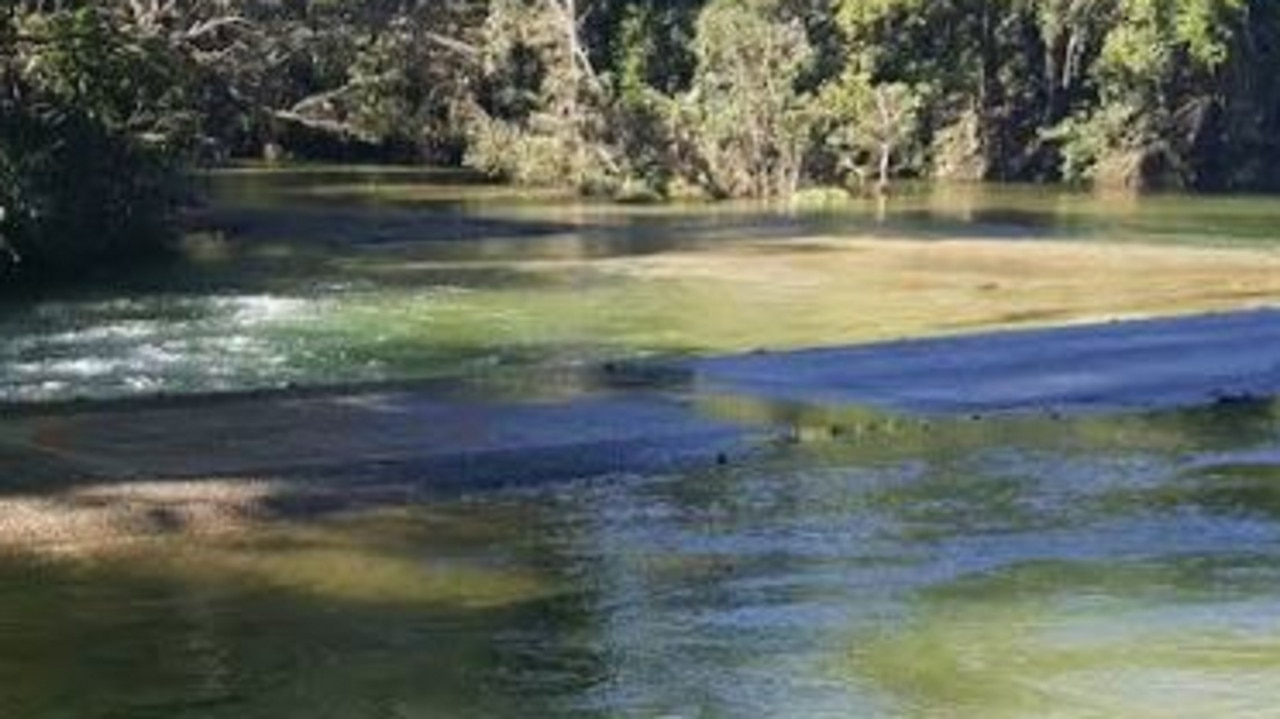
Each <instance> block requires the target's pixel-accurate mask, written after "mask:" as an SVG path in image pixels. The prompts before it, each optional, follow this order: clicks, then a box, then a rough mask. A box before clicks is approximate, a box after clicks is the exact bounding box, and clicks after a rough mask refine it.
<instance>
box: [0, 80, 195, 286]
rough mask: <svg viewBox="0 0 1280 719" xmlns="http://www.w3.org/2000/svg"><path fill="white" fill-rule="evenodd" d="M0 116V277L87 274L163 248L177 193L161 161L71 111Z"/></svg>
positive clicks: (41, 108)
mask: <svg viewBox="0 0 1280 719" xmlns="http://www.w3.org/2000/svg"><path fill="white" fill-rule="evenodd" d="M0 115H2V116H3V117H2V118H0V209H2V211H3V219H0V240H2V242H3V246H4V252H3V254H0V278H4V277H5V276H9V278H10V279H12V278H14V277H16V278H19V279H40V278H45V277H49V276H54V275H59V274H66V273H71V272H83V271H84V270H86V269H89V268H92V267H94V266H101V265H110V264H121V263H129V262H134V261H137V259H139V258H140V257H141V256H144V255H148V254H153V253H154V252H156V251H158V250H160V249H162V247H163V243H164V241H165V240H166V239H168V237H169V229H170V228H169V226H168V218H169V217H170V212H171V210H172V208H173V204H174V202H175V201H176V199H177V197H176V191H177V188H179V187H180V184H179V183H178V181H177V180H176V176H175V175H174V174H173V172H172V168H171V166H170V165H169V164H168V163H167V162H166V160H165V159H164V157H163V155H161V154H160V153H158V152H156V151H155V150H149V149H147V148H144V147H141V146H139V145H138V144H137V143H135V142H134V141H133V140H131V139H129V138H127V137H125V136H122V135H120V134H119V133H117V132H114V131H112V130H111V129H110V128H109V127H107V126H106V125H104V124H103V123H102V122H100V121H98V120H97V119H96V118H94V117H92V116H91V115H89V114H87V113H85V112H83V111H81V110H79V109H75V108H67V107H62V106H59V105H45V104H41V105H37V106H34V107H33V106H30V105H27V106H24V107H21V108H14V107H8V108H5V109H4V110H3V111H2V112H0Z"/></svg>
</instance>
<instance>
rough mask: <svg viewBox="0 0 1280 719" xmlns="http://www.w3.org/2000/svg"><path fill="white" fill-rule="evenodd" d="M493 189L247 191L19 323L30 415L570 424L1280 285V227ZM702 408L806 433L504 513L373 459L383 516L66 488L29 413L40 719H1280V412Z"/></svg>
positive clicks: (12, 368) (533, 486) (1237, 202)
mask: <svg viewBox="0 0 1280 719" xmlns="http://www.w3.org/2000/svg"><path fill="white" fill-rule="evenodd" d="M458 179H459V178H456V177H454V176H450V175H444V176H441V175H440V174H439V173H425V174H423V173H418V172H411V171H406V170H400V171H388V170H385V169H381V170H371V171H364V172H358V173H353V172H351V171H342V172H337V171H328V170H318V169H308V170H303V171H297V172H293V173H278V172H277V173H259V172H250V171H246V172H239V173H231V174H225V175H220V176H217V177H215V178H212V179H210V180H209V182H210V187H211V189H212V190H213V191H214V192H215V193H216V194H217V196H218V197H219V198H221V199H220V200H219V202H218V204H217V205H216V207H215V210H214V214H215V215H216V216H217V219H218V220H219V222H220V223H221V225H220V226H222V227H223V231H221V232H204V233H200V234H198V235H196V236H193V237H191V238H189V239H188V242H187V245H186V251H185V254H184V258H183V259H182V260H180V261H179V262H177V263H176V264H172V265H169V266H168V267H165V268H158V269H146V270H140V271H138V272H136V273H133V274H130V275H128V276H122V277H118V278H115V279H114V280H113V281H110V282H106V283H102V284H96V285H93V286H91V287H89V288H85V289H80V290H76V291H70V290H61V291H54V292H51V293H49V294H47V295H45V296H43V297H40V298H35V299H25V300H8V301H7V302H6V304H5V305H3V307H0V334H2V336H3V337H4V341H3V342H2V343H0V407H3V406H6V405H7V406H10V407H12V403H14V402H21V403H25V405H26V406H24V408H23V409H22V410H21V412H22V417H23V419H22V422H26V423H30V422H35V423H36V424H40V423H41V421H42V418H43V415H42V413H44V412H48V413H49V415H48V416H49V417H53V418H55V419H56V421H53V420H51V421H49V422H47V423H46V424H47V427H45V429H46V430H47V431H46V432H45V435H48V436H45V437H44V439H45V440H47V441H48V442H49V443H51V444H59V445H65V446H68V447H71V448H74V447H75V446H76V443H77V441H78V440H79V441H81V442H82V443H83V441H85V440H86V438H85V437H75V436H68V437H60V436H56V435H57V431H56V430H57V428H58V427H64V426H72V427H74V426H75V423H74V422H68V421H66V420H67V418H71V419H74V418H76V417H77V416H80V415H79V413H85V415H86V416H87V415H89V414H92V413H94V412H106V413H108V414H109V415H110V416H111V417H113V418H117V419H118V420H119V421H121V422H126V423H127V422H128V416H129V413H130V412H131V411H133V408H134V405H130V404H128V403H123V404H122V403H119V402H116V401H115V400H119V399H121V398H136V399H141V400H143V401H144V403H145V402H146V401H155V400H156V398H157V397H159V396H160V395H203V394H206V393H210V392H215V393H216V392H245V391H247V390H254V391H256V392H257V394H254V393H249V394H247V395H242V396H240V398H239V399H237V400H235V401H236V402H238V403H240V404H243V405H244V406H250V405H252V403H253V402H254V401H258V400H261V401H263V402H267V401H276V400H278V399H279V397H280V396H281V394H288V393H282V392H281V391H282V390H285V389H289V390H290V391H291V392H299V391H302V390H307V389H308V388H313V389H314V388H318V387H330V388H336V389H332V390H330V391H333V392H336V393H337V396H338V398H339V400H340V401H337V402H336V403H335V406H337V407H339V408H340V406H341V404H342V401H345V400H342V398H343V397H346V396H347V395H345V394H343V393H345V392H351V393H353V394H352V395H351V396H350V398H349V401H350V402H351V403H353V405H354V403H358V402H360V401H361V398H362V397H363V395H359V394H354V393H357V392H358V391H360V390H361V388H368V387H369V386H370V384H371V383H378V384H379V385H381V384H383V383H390V384H394V385H397V387H400V388H401V389H402V390H403V389H404V388H405V387H407V388H408V389H409V390H412V389H413V388H414V387H415V386H417V385H416V384H415V383H419V382H423V381H425V380H429V379H434V380H436V384H433V385H432V387H440V386H446V387H453V388H457V387H459V386H465V385H477V386H480V385H486V384H489V383H496V384H499V385H502V386H504V387H506V388H508V390H509V393H510V394H511V395H513V396H514V397H515V399H513V400H512V401H520V400H521V399H524V400H529V399H533V398H536V399H537V400H538V401H539V402H553V403H556V402H559V403H564V402H573V401H574V399H575V397H578V396H580V395H592V396H595V394H596V393H599V392H601V391H602V390H601V388H600V387H598V386H593V385H592V383H591V382H575V381H572V380H570V379H566V377H576V376H577V375H578V374H579V373H581V374H582V375H584V376H590V375H593V374H598V373H601V372H603V373H605V374H608V373H609V369H610V368H611V367H613V366H614V363H617V362H619V361H622V360H627V361H630V360H636V359H645V358H649V359H661V360H663V361H667V360H670V359H671V358H673V357H680V356H684V355H688V354H699V355H702V354H716V353H722V352H738V351H748V350H752V349H762V348H790V347H803V346H809V345H812V344H839V343H842V342H849V341H855V340H859V339H877V338H886V337H896V336H902V335H908V334H921V333H957V332H966V331H973V330H974V329H979V328H987V327H992V326H1010V325H1024V324H1056V323H1060V322H1074V321H1080V320H1082V319H1086V318H1091V317H1106V316H1112V315H1113V314H1114V315H1122V316H1123V315H1129V314H1160V313H1164V312H1170V311H1190V310H1193V309H1206V308H1223V307H1235V306H1241V305H1253V304H1268V303H1273V302H1274V301H1275V298H1276V297H1277V296H1280V288H1277V287H1276V286H1274V285H1272V284H1271V282H1273V281H1274V277H1275V276H1276V275H1277V274H1280V273H1277V271H1276V268H1274V267H1272V266H1271V265H1270V264H1269V263H1271V262H1274V261H1275V258H1274V257H1273V253H1274V249H1273V247H1274V240H1275V236H1276V235H1275V234H1274V231H1273V229H1272V228H1274V227H1277V226H1280V224H1278V223H1277V220H1280V209H1277V206H1276V205H1275V203H1273V202H1268V201H1266V200H1262V199H1250V198H1233V199H1227V198H1221V199H1213V198H1210V199H1204V198H1202V199H1191V198H1180V197H1156V198H1146V199H1143V200H1136V201H1135V200H1121V199H1112V198H1096V197H1088V196H1081V195H1077V194H1071V193H1064V192H1058V191H1041V190H1030V189H1017V188H1014V189H1002V190H995V189H991V188H982V187H975V188H967V189H963V190H954V189H953V190H942V189H937V190H932V191H928V192H924V191H921V192H917V193H914V194H911V195H908V196H905V197H900V198H896V199H895V200H893V201H892V202H891V203H890V204H889V205H888V206H886V207H884V208H881V207H877V206H876V204H875V203H871V202H855V203H853V204H852V205H849V206H845V207H840V208H836V209H832V208H824V209H820V210H815V211H798V210H793V209H789V208H776V207H775V208H769V207H758V206H756V207H752V206H734V205H730V206H716V207H702V206H680V207H674V208H647V207H641V208H619V207H615V206H608V205H601V204H590V203H588V204H583V203H578V202H572V201H569V200H566V199H565V198H561V197H557V196H555V195H554V194H541V195H533V196H529V195H521V194H518V193H513V192H512V191H510V190H507V189H504V188H493V187H485V186H477V185H475V184H470V183H469V182H458ZM1010 247H1016V248H1018V249H1017V251H1016V252H1010V251H1009V248H1010ZM1081 248H1084V249H1081ZM1206 248H1210V249H1206ZM1223 248H1228V249H1223ZM556 378H559V379H556ZM552 380H555V381H552ZM641 384H642V385H644V384H645V383H641ZM552 385H554V386H552ZM652 385H653V386H652V387H649V388H648V391H653V392H655V393H664V394H662V396H663V397H664V398H668V397H667V394H665V393H679V392H681V391H683V390H681V389H680V388H674V389H673V388H669V387H665V386H663V385H662V383H661V382H660V381H653V382H652ZM637 391H646V389H645V387H641V388H640V389H639V390H637ZM462 394H463V396H464V397H465V393H462ZM75 398H81V399H84V400H86V401H84V402H83V403H81V404H70V405H65V404H59V403H61V402H62V401H65V400H70V399H75ZM676 399H678V400H679V402H678V405H677V406H678V407H679V408H680V409H679V411H680V412H687V413H689V414H690V415H691V416H694V417H697V418H701V419H706V420H711V421H714V422H729V423H736V424H737V425H739V426H742V427H746V428H767V429H768V431H767V432H762V433H761V434H760V436H761V437H765V438H766V439H755V440H753V442H754V443H753V444H752V445H751V446H750V447H749V450H750V451H743V452H740V453H733V454H732V455H731V456H725V457H722V458H719V459H721V460H722V461H708V462H705V463H702V464H697V465H690V466H687V467H679V468H672V469H670V470H663V471H652V472H615V473H612V474H607V475H604V476H580V473H575V472H572V471H566V472H565V473H564V476H558V477H555V478H551V480H552V481H547V480H548V478H546V477H542V478H540V479H539V481H529V479H528V478H527V477H522V476H521V467H520V464H519V462H512V463H511V471H510V474H511V475H512V476H511V477H510V478H509V481H498V482H493V483H492V484H490V485H487V486H486V487H485V488H471V487H467V486H465V485H462V486H460V485H459V484H458V483H456V482H455V483H453V484H447V483H439V482H436V481H435V480H436V479H437V478H435V477H432V476H429V475H430V473H431V470H429V469H427V468H425V467H424V468H422V469H421V470H420V471H421V475H422V476H415V475H414V474H413V466H412V465H409V466H407V467H401V468H400V470H399V471H401V472H402V473H405V474H406V476H404V477H401V479H402V480H404V481H406V482H408V483H409V484H411V485H415V486H417V487H418V490H417V491H413V492H408V493H403V494H397V493H396V492H392V491H390V490H388V491H387V492H381V493H378V492H364V493H357V492H355V491H354V489H355V488H360V489H361V490H362V491H364V490H367V489H368V485H367V484H366V483H365V479H366V478H364V477H363V476H361V473H360V472H359V471H356V470H354V469H351V470H349V471H350V473H351V475H352V476H350V477H345V478H344V477H338V478H337V479H336V480H335V479H334V478H333V477H332V476H328V477H326V481H330V482H333V481H336V482H338V484H337V485H336V486H338V487H339V488H341V487H343V486H344V485H343V484H342V482H343V481H349V485H350V487H352V488H353V491H352V493H351V495H352V496H353V497H356V496H358V497H359V499H358V500H353V501H345V502H344V501H332V502H316V503H312V504H306V505H303V506H295V507H293V510H294V511H280V506H281V503H282V501H283V499H284V498H285V493H286V491H287V490H289V489H293V490H296V489H297V488H298V487H300V486H302V487H308V486H312V485H313V484H314V483H317V482H318V481H319V477H312V476H309V475H307V474H306V473H305V472H304V473H302V474H301V475H293V476H290V477H287V478H286V477H276V476H272V474H271V472H269V471H267V468H263V470H262V471H261V472H237V473H234V475H235V476H228V477H220V478H205V477H195V478H189V481H188V482H187V483H186V484H182V485H176V484H169V483H165V482H160V483H159V484H155V483H152V484H137V483H133V482H128V481H125V480H124V479H123V478H121V477H105V478H104V477H96V478H93V479H92V482H90V480H89V479H86V478H80V477H77V476H61V475H58V476H52V475H53V474H57V473H59V472H61V471H62V470H63V466H62V465H60V464H57V463H53V464H50V465H47V466H46V465H38V464H37V463H36V461H35V460H34V459H33V455H31V454H30V452H29V449H30V448H29V447H28V446H27V445H26V444H25V443H24V442H25V441H26V440H22V439H21V438H18V439H15V438H14V437H13V436H10V435H11V434H13V433H12V432H9V431H6V428H5V427H3V426H0V468H2V471H3V472H4V473H5V476H4V477H0V488H2V489H0V716H3V717H20V718H27V717H30V718H33V719H45V718H50V719H55V718H61V717H77V718H80V717H104V718H105V717H116V718H119V717H129V718H133V717H138V718H143V717H166V718H169V717H192V718H194V717H201V718H204V717H210V718H212V717H237V718H241V717H244V718H247V719H254V718H258V717H261V718H262V719H266V718H268V717H270V718H272V719H275V718H288V717H299V718H302V717H307V718H308V719H310V718H312V717H341V718H344V719H345V718H348V717H361V718H364V717H387V718H389V719H390V718H401V717H438V716H450V717H452V716H458V717H469V716H474V717H504V716H512V717H517V716H519V717H524V716H582V717H597V716H598V717H615V716H635V717H659V716H676V717H704V716H705V717H719V716H728V717H738V716H741V717H775V716H776V717H810V716H813V717H821V716H832V717H846V716H867V717H880V716H883V717H903V716H905V717H913V716H919V717H936V716H952V717H974V718H975V719H977V718H984V719H985V718H988V717H1116V716H1120V717H1146V716H1151V717H1179V716H1182V717H1204V716H1240V717H1261V716H1274V715H1275V709H1274V707H1275V696H1276V693H1277V689H1278V688H1280V630H1278V629H1277V625H1276V622H1275V621H1274V620H1275V617H1276V616H1277V615H1278V614H1280V410H1278V408H1277V405H1276V404H1275V403H1274V402H1273V401H1271V400H1267V399H1265V398H1250V397H1241V398H1233V400H1232V401H1229V402H1220V403H1217V404H1215V405H1214V406H1208V407H1201V408H1187V409H1181V410H1165V411H1159V412H1151V413H1143V414H1132V413H1130V414H1115V415H1105V416H1104V415H1099V416H1089V417H1085V416H1079V417H1059V416H1055V415H1052V414H1047V413H1046V414H1028V415H1020V416H1013V417H982V416H973V417H968V416H965V417H950V418H948V417H930V418H921V417H913V416H909V415H894V414H886V413H881V412H876V411H872V410H868V409H864V408H857V407H850V406H831V405H830V404H826V405H824V404H821V403H813V404H804V403H797V402H790V403H770V402H766V401H761V400H759V399H752V398H749V397H741V396H728V395H707V394H698V393H696V392H695V393H693V394H684V395H680V396H679V397H677V398H676ZM166 401H168V400H166ZM219 401H221V400H219ZM458 401H460V402H465V400H458ZM183 402H185V403H186V404H174V405H173V406H175V407H190V408H192V409H191V411H193V412H198V411H200V408H201V407H205V408H207V409H210V412H209V414H208V415H206V416H204V417H203V420H204V422H205V424H204V425H200V426H202V427H203V426H206V425H208V424H209V423H211V422H213V419H212V418H213V417H215V416H217V415H216V413H215V412H213V411H212V409H211V408H212V407H213V404H212V402H213V400H208V399H194V400H183ZM51 403H52V404H55V405H57V406H51ZM202 403H203V404H202ZM138 406H142V405H138ZM238 406H239V405H238ZM664 406H665V405H664ZM14 411H16V410H14ZM334 411H336V412H339V413H340V409H339V410H334ZM15 416H16V415H15ZM152 416H155V415H152ZM33 418H34V419H33ZM3 421H4V420H3V419H0V422H3ZM387 421H388V422H393V421H394V419H388V420H387ZM433 421H434V420H433ZM441 421H444V420H441ZM19 423H20V422H18V421H17V420H15V421H13V422H11V423H10V427H9V429H12V426H13V425H16V424H19ZM601 423H602V424H604V421H603V420H601ZM335 426H340V425H335ZM134 429H138V428H134ZM302 429H305V428H302ZM402 429H403V428H402ZM604 429H608V428H607V427H605V428H604ZM139 431H140V432H141V434H142V435H146V436H150V437H151V438H152V440H153V441H158V442H161V443H163V440H164V438H165V428H164V426H162V425H161V424H157V425H155V426H147V427H142V428H140V429H139ZM72 434H74V432H73V433H72ZM229 434H233V433H227V434H220V433H219V432H218V428H217V427H216V426H211V427H210V428H209V431H208V438H207V442H208V444H207V445H204V444H202V445H201V446H202V448H203V450H205V451H206V454H209V455H210V456H216V452H215V451H208V450H209V447H216V446H219V445H217V443H218V442H219V441H226V438H227V436H228V435H229ZM299 434H300V435H301V434H302V430H300V431H299ZM104 436H111V435H110V433H108V434H107V435H104ZM119 436H122V437H130V436H136V435H131V434H130V432H127V431H121V432H120V433H119ZM408 437H410V435H408V434H406V435H403V436H400V435H397V437H396V438H395V439H396V440H397V441H399V440H405V439H406V438H408ZM347 439H348V440H349V439H350V438H347ZM406 441H407V440H406ZM267 444H269V442H268V441H266V440H262V441H260V442H259V446H262V447H265V446H266V445H267ZM332 444H333V446H335V447H340V446H342V445H341V443H340V442H337V441H335V442H333V443H332ZM330 449H332V448H330ZM112 451H113V452H114V455H113V456H117V457H118V456H123V455H125V454H127V452H128V446H125V447H123V448H121V447H116V448H112ZM264 451H265V450H264ZM70 458H71V459H75V456H74V452H70ZM328 474H330V475H332V473H331V472H330V473H328ZM586 474H587V475H590V473H586ZM245 475H248V476H245ZM147 479H159V480H164V479H166V478H164V477H160V478H147ZM495 485H496V486H495ZM433 487H434V488H435V489H433ZM446 487H447V488H446ZM397 491H398V490H397ZM157 494H161V495H165V496H169V497H170V498H171V499H172V498H174V497H176V498H177V499H172V501H169V502H168V503H157V502H156V501H155V496H156V495H157ZM189 495H190V496H196V497H204V498H205V499H204V500H201V501H195V500H191V499H190V498H189ZM184 497H187V499H184ZM209 497H213V498H214V499H213V501H208V498H209ZM220 498H221V499H220ZM223 499H225V500H226V501H222V500H223ZM104 518H105V519H104ZM112 518H115V519H116V520H119V521H115V523H113V521H108V520H112ZM120 518H124V519H123V520H120ZM121 521H123V524H121V523H120V522H121ZM26 530H38V531H27V533H26V534H24V531H26ZM37 535H38V536H39V537H42V538H43V540H42V541H30V540H29V538H30V537H31V536H37ZM23 537H28V540H24V539H23Z"/></svg>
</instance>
